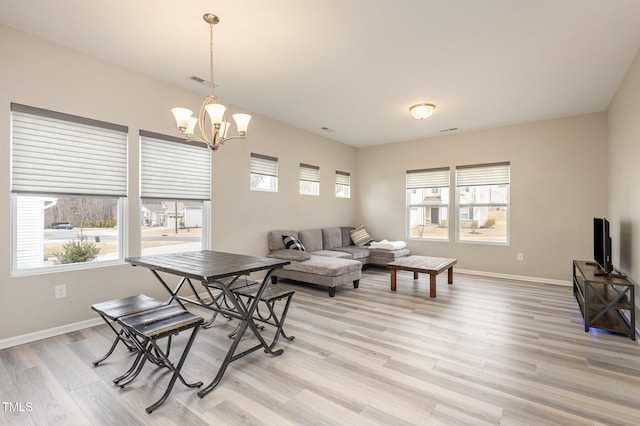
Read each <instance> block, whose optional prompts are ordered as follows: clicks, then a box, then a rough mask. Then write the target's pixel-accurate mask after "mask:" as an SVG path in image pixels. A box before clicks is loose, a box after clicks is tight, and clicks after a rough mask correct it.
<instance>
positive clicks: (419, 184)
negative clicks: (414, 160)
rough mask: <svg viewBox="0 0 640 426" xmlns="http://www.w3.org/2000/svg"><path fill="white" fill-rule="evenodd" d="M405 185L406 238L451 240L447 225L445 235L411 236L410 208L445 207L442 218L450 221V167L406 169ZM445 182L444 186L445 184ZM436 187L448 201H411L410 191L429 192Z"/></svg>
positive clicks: (438, 240) (437, 240) (440, 208)
mask: <svg viewBox="0 0 640 426" xmlns="http://www.w3.org/2000/svg"><path fill="white" fill-rule="evenodd" d="M405 179H406V185H405V196H406V202H405V205H406V209H407V210H406V223H407V226H406V232H407V238H408V239H410V240H416V241H436V242H449V241H450V240H451V235H450V234H451V229H450V228H451V227H450V226H448V225H447V233H446V237H434V236H412V235H411V228H412V222H411V217H412V210H414V209H417V208H422V209H425V213H424V214H425V215H426V214H427V213H426V210H430V209H433V208H437V209H439V210H440V211H442V209H443V208H444V209H446V215H445V216H446V217H445V218H443V219H444V220H446V221H447V224H448V223H450V221H449V215H450V206H451V168H450V167H436V168H429V169H416V170H407V171H406V175H405ZM445 183H446V186H445ZM434 189H437V190H438V191H437V192H438V193H440V194H442V193H446V194H447V196H448V199H449V202H448V203H446V204H443V203H435V202H433V203H428V202H427V203H424V202H422V203H411V192H412V191H416V190H430V193H432V194H433V193H434V192H433V190H434Z"/></svg>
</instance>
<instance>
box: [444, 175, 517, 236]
mask: <svg viewBox="0 0 640 426" xmlns="http://www.w3.org/2000/svg"><path fill="white" fill-rule="evenodd" d="M509 184H510V164H509V163H495V164H480V165H473V166H459V167H456V198H457V200H458V226H457V235H458V240H459V241H477V242H489V243H504V244H507V243H508V242H509Z"/></svg>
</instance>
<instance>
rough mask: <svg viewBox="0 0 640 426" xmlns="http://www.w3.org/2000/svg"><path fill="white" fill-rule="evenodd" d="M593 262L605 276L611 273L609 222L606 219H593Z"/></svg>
mask: <svg viewBox="0 0 640 426" xmlns="http://www.w3.org/2000/svg"><path fill="white" fill-rule="evenodd" d="M593 260H595V261H596V263H597V264H598V266H600V268H602V270H603V271H604V273H605V274H607V275H608V274H610V273H611V272H612V271H613V265H612V263H611V237H610V236H609V221H607V219H603V218H598V217H596V218H593Z"/></svg>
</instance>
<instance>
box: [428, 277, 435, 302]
mask: <svg viewBox="0 0 640 426" xmlns="http://www.w3.org/2000/svg"><path fill="white" fill-rule="evenodd" d="M429 287H430V288H429V297H432V298H435V297H436V274H429Z"/></svg>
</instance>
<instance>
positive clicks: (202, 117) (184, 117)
mask: <svg viewBox="0 0 640 426" xmlns="http://www.w3.org/2000/svg"><path fill="white" fill-rule="evenodd" d="M203 19H204V20H205V22H206V23H208V24H209V69H210V79H209V86H210V90H211V94H210V95H209V96H207V98H206V99H205V100H204V102H203V103H202V106H201V107H200V114H199V115H198V117H197V118H196V117H193V111H191V110H190V109H188V108H172V109H171V112H172V113H173V116H174V117H175V119H176V125H177V126H178V130H179V131H180V133H181V134H182V135H183V136H185V137H186V138H187V139H188V140H190V141H198V142H202V143H205V144H207V146H208V147H209V148H210V149H211V150H213V151H215V150H217V149H218V148H219V147H220V145H222V144H223V143H224V142H225V141H228V140H229V139H244V138H245V136H246V134H247V128H248V127H249V120H251V116H250V115H249V114H233V119H234V121H235V122H236V128H237V130H238V134H237V135H235V136H228V132H229V127H230V126H229V122H228V121H227V120H226V116H225V111H226V110H227V107H225V106H224V105H222V104H221V103H220V102H219V101H218V98H217V97H216V96H215V95H214V93H213V88H214V84H213V26H214V25H215V24H217V23H218V22H220V19H218V17H217V16H216V15H214V14H212V13H205V14H204V15H203ZM196 125H198V130H199V131H200V134H199V135H196Z"/></svg>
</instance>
